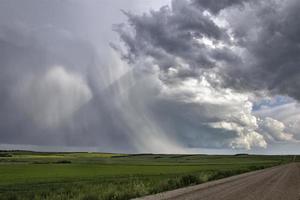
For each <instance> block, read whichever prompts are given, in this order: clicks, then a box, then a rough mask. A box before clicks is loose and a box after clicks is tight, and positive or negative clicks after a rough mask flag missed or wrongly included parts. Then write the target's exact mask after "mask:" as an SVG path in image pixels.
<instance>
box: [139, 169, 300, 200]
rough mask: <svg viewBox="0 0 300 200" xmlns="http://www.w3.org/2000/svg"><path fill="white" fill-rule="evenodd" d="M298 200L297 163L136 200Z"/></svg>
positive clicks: (299, 193)
mask: <svg viewBox="0 0 300 200" xmlns="http://www.w3.org/2000/svg"><path fill="white" fill-rule="evenodd" d="M154 199H155V200H157V199H175V200H187V199H199V200H300V163H291V164H286V165H281V166H277V167H273V168H268V169H264V170H259V171H255V172H250V173H245V174H241V175H237V176H232V177H229V178H225V179H221V180H217V181H212V182H208V183H204V184H200V185H196V186H190V187H186V188H182V189H178V190H174V191H169V192H164V193H160V194H156V195H152V196H147V197H144V198H140V199H139V200H154Z"/></svg>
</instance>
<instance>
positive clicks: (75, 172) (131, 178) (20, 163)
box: [0, 151, 298, 200]
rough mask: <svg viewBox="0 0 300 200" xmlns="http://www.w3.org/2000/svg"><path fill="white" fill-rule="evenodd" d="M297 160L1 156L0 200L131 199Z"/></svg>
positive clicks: (21, 153)
mask: <svg viewBox="0 0 300 200" xmlns="http://www.w3.org/2000/svg"><path fill="white" fill-rule="evenodd" d="M296 159H298V157H297V158H296ZM293 160H294V156H258V155H232V156H217V155H215V156H213V155H160V154H132V155H126V154H109V153H40V152H29V151H2V152H1V151H0V177H1V178H0V199H11V200H14V199H20V200H21V199H30V200H31V199H38V200H40V199H49V200H50V199H51V200H54V199H55V200H60V199H61V200H63V199H76V200H77V199H78V200H97V199H99V200H100V199H103V200H109V199H130V198H133V197H138V196H143V195H148V194H153V193H157V192H162V191H166V190H171V189H175V188H179V187H184V186H188V185H193V184H198V183H203V182H206V181H209V180H215V179H218V178H223V177H227V176H231V175H235V174H240V173H243V172H248V171H252V170H257V169H262V168H266V167H271V166H275V165H278V164H284V163H287V162H291V161H293Z"/></svg>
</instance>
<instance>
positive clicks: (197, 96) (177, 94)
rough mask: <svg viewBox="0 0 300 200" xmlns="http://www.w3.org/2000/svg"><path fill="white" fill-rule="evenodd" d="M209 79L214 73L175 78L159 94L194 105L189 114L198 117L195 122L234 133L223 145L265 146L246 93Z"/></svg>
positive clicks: (248, 147) (251, 104)
mask: <svg viewBox="0 0 300 200" xmlns="http://www.w3.org/2000/svg"><path fill="white" fill-rule="evenodd" d="M210 80H213V81H218V77H217V75H216V74H213V73H203V74H202V75H201V76H200V77H199V78H188V79H185V80H183V81H179V82H177V85H176V86H174V85H171V86H169V85H165V86H164V89H163V91H162V93H161V95H163V96H165V98H168V99H176V101H181V102H184V103H187V104H190V103H192V104H194V106H195V109H194V111H192V112H195V113H194V114H193V116H194V117H197V116H198V117H199V116H200V117H199V123H204V124H206V125H208V126H209V127H211V128H214V129H217V130H220V131H221V132H222V131H224V130H225V131H226V132H228V134H232V133H234V134H235V136H234V137H232V136H229V137H231V139H230V140H227V141H226V142H224V143H223V144H225V145H226V146H227V147H231V148H244V149H251V148H253V147H262V148H266V147H267V142H266V141H265V139H264V136H263V135H262V134H261V133H260V132H258V130H259V125H258V123H257V121H258V119H257V117H256V116H255V115H253V113H252V107H253V103H252V102H251V101H250V94H247V93H239V92H236V91H234V90H232V89H228V88H221V87H216V86H215V85H212V83H211V81H210ZM199 108H203V109H199ZM199 110H202V111H203V110H206V112H199ZM190 114H191V113H190ZM205 121H206V122H205ZM211 134H213V133H211Z"/></svg>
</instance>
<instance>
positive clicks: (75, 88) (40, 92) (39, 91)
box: [18, 66, 92, 128]
mask: <svg viewBox="0 0 300 200" xmlns="http://www.w3.org/2000/svg"><path fill="white" fill-rule="evenodd" d="M19 88H21V89H20V91H19V93H18V96H19V104H20V105H21V107H22V108H23V109H24V111H25V113H27V115H29V116H30V117H32V119H33V120H34V122H36V123H37V124H38V125H40V126H42V127H47V128H49V127H50V128H55V127H58V126H60V125H61V124H62V123H63V122H64V121H65V120H69V119H70V118H71V117H72V115H73V114H74V113H75V112H76V111H77V110H78V109H79V108H80V107H81V106H82V105H84V104H85V103H87V102H88V101H89V100H90V99H91V98H92V93H91V90H90V88H89V87H88V85H87V84H86V82H85V81H84V79H83V78H82V77H81V76H80V75H78V74H74V73H71V72H69V71H66V70H65V69H64V67H63V66H53V67H51V68H50V69H48V71H46V72H45V73H44V74H42V75H40V76H36V75H35V76H32V77H30V78H28V79H26V80H25V81H24V82H23V83H22V86H19Z"/></svg>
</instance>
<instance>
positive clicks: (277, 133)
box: [260, 117, 293, 141]
mask: <svg viewBox="0 0 300 200" xmlns="http://www.w3.org/2000/svg"><path fill="white" fill-rule="evenodd" d="M260 129H261V132H263V133H264V134H265V135H266V136H267V137H268V138H269V139H271V140H275V141H289V140H293V135H292V134H290V133H286V132H285V131H286V130H285V129H286V128H285V125H284V123H282V122H280V121H278V120H275V119H272V118H270V117H266V118H265V119H264V120H262V121H261V123H260Z"/></svg>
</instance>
